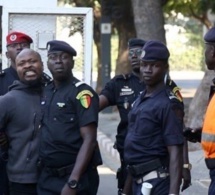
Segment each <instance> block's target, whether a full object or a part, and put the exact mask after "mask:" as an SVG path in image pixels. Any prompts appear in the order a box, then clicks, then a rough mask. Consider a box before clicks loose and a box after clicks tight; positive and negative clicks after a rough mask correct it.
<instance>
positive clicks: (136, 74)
mask: <svg viewBox="0 0 215 195" xmlns="http://www.w3.org/2000/svg"><path fill="white" fill-rule="evenodd" d="M132 73H133V74H134V75H135V76H136V77H138V78H140V73H137V72H134V71H132Z"/></svg>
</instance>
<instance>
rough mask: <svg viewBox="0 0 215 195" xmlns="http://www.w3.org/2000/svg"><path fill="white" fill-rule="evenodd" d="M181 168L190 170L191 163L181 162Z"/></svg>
mask: <svg viewBox="0 0 215 195" xmlns="http://www.w3.org/2000/svg"><path fill="white" fill-rule="evenodd" d="M183 168H184V169H189V170H191V169H192V165H191V164H190V163H188V164H183Z"/></svg>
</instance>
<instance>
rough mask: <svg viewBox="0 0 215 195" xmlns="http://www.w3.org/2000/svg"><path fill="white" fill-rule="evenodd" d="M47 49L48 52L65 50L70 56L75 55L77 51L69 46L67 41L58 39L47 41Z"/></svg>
mask: <svg viewBox="0 0 215 195" xmlns="http://www.w3.org/2000/svg"><path fill="white" fill-rule="evenodd" d="M46 48H47V50H48V54H51V53H56V52H60V51H63V52H66V53H68V54H71V55H72V56H76V55H77V53H76V51H75V49H74V48H73V47H71V46H70V45H69V44H68V43H66V42H65V41H59V40H53V41H49V42H48V43H47V46H46Z"/></svg>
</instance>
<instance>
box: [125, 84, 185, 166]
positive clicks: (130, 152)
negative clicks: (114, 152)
mask: <svg viewBox="0 0 215 195" xmlns="http://www.w3.org/2000/svg"><path fill="white" fill-rule="evenodd" d="M144 94H145V91H144V92H143V93H142V94H141V96H140V97H139V98H138V99H137V100H136V101H135V103H134V106H133V108H132V110H131V111H130V113H129V126H128V133H127V136H126V140H125V153H124V155H125V160H126V162H127V163H128V164H130V165H133V164H140V163H145V162H148V161H150V160H153V159H155V158H159V157H161V158H162V157H164V158H165V156H167V155H168V150H167V146H171V145H180V144H183V104H182V103H181V102H179V101H178V100H177V98H176V97H175V96H174V95H173V94H172V95H171V92H170V91H169V90H167V89H166V88H163V89H162V90H159V91H157V92H155V93H154V94H153V95H151V96H150V97H144ZM169 94H170V95H169ZM168 96H169V97H168ZM176 112H179V113H182V114H181V116H178V115H176Z"/></svg>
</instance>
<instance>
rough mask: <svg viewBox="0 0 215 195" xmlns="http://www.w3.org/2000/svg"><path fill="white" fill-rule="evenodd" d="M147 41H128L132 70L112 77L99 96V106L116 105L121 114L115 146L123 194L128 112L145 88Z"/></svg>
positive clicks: (119, 187) (118, 175) (133, 39)
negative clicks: (143, 73) (143, 72)
mask: <svg viewBox="0 0 215 195" xmlns="http://www.w3.org/2000/svg"><path fill="white" fill-rule="evenodd" d="M144 44H145V41H144V40H142V39H138V38H131V39H130V40H129V41H128V49H129V54H128V57H129V62H130V65H131V68H132V72H131V73H129V74H125V75H124V74H121V75H117V76H115V77H114V78H113V79H111V80H110V81H109V82H108V83H107V84H106V85H105V87H104V89H103V90H102V91H101V93H100V96H99V108H100V110H103V109H104V108H106V107H108V106H114V105H116V106H117V108H118V111H119V114H120V119H121V121H120V123H119V125H118V127H117V135H116V143H115V146H114V147H115V148H116V149H117V150H118V152H119V155H120V161H121V166H120V168H119V169H118V171H117V179H118V189H119V194H121V192H122V190H123V187H124V183H125V180H126V175H127V174H126V165H125V163H124V140H125V136H126V134H127V126H128V112H129V111H130V108H131V105H132V103H133V102H134V100H135V99H136V98H137V97H138V96H139V94H140V92H141V91H142V90H143V89H144V88H145V87H144V84H143V83H142V82H141V79H140V66H139V56H140V54H141V52H142V47H143V45H144Z"/></svg>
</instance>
